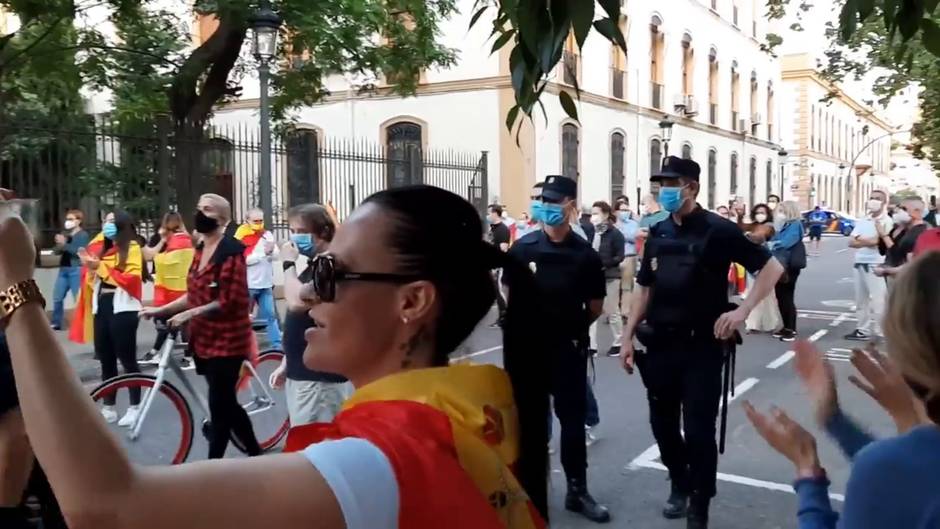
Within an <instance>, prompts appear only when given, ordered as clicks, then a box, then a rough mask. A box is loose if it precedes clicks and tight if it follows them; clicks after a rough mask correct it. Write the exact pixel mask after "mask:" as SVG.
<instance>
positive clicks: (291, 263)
mask: <svg viewBox="0 0 940 529" xmlns="http://www.w3.org/2000/svg"><path fill="white" fill-rule="evenodd" d="M283 266H284V271H285V272H286V271H288V270H290V269H291V268H294V267H295V266H297V263H295V262H294V261H284V264H283Z"/></svg>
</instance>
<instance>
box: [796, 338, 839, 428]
mask: <svg viewBox="0 0 940 529" xmlns="http://www.w3.org/2000/svg"><path fill="white" fill-rule="evenodd" d="M793 350H794V351H795V352H796V361H795V363H794V368H795V369H796V374H797V375H798V376H799V377H800V381H802V382H803V387H805V388H806V391H807V392H808V393H809V396H810V399H812V401H813V406H814V408H815V415H816V422H817V423H818V424H819V425H820V426H823V425H825V424H826V423H827V422H828V421H829V419H830V418H832V416H833V415H835V413H836V412H837V411H839V395H838V392H837V391H836V379H835V374H834V373H833V370H832V364H830V363H829V362H827V361H826V359H825V357H824V356H823V353H822V352H821V351H820V350H819V349H816V347H815V346H814V345H813V344H811V343H809V342H808V341H806V340H800V341H798V342H797V343H796V345H795V346H794V348H793Z"/></svg>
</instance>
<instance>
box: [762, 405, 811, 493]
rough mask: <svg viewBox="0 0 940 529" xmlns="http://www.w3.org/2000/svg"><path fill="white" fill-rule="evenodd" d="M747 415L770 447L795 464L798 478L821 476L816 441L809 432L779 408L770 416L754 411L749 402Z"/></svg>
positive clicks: (772, 409)
mask: <svg viewBox="0 0 940 529" xmlns="http://www.w3.org/2000/svg"><path fill="white" fill-rule="evenodd" d="M744 412H745V413H746V414H747V418H748V420H749V421H751V424H753V425H754V428H756V429H757V433H759V434H760V436H761V437H763V438H764V440H765V441H767V444H769V445H770V446H771V447H772V448H773V449H774V450H776V451H777V452H780V453H781V454H783V456H784V457H786V458H787V459H789V460H790V462H792V463H793V465H794V466H795V467H796V472H797V476H799V477H813V476H817V475H819V474H820V471H821V468H820V466H819V456H818V454H817V452H816V439H815V438H814V437H813V435H812V434H811V433H809V432H807V431H806V429H805V428H803V427H802V426H800V425H799V424H798V423H797V422H795V421H794V420H793V419H791V418H790V417H788V416H787V414H786V413H784V412H783V411H782V410H780V409H778V408H776V407H774V408H771V410H770V415H769V416H768V415H764V414H763V413H761V412H759V411H757V410H756V409H754V406H752V405H751V403H750V402H745V403H744Z"/></svg>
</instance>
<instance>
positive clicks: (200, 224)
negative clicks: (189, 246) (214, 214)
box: [193, 211, 219, 235]
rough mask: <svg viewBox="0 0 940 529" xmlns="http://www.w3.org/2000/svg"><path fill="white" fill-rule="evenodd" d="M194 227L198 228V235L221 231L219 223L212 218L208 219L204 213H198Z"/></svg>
mask: <svg viewBox="0 0 940 529" xmlns="http://www.w3.org/2000/svg"><path fill="white" fill-rule="evenodd" d="M193 226H194V227H195V228H196V231H197V232H198V233H201V234H203V235H205V234H207V233H212V232H214V231H215V230H217V229H219V221H218V220H216V219H213V218H211V217H207V216H206V214H205V213H203V212H202V211H197V212H196V217H195V222H194V223H193Z"/></svg>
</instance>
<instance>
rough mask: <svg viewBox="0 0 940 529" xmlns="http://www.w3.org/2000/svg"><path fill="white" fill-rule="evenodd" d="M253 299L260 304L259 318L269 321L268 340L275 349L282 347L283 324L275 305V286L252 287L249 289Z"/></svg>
mask: <svg viewBox="0 0 940 529" xmlns="http://www.w3.org/2000/svg"><path fill="white" fill-rule="evenodd" d="M248 292H249V293H250V294H251V299H252V300H254V302H255V303H257V304H258V319H260V320H263V321H265V322H267V328H268V342H270V346H271V347H272V348H273V349H280V348H281V325H280V322H279V321H278V318H277V308H276V307H275V306H274V289H273V288H252V289H249V291H248Z"/></svg>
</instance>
